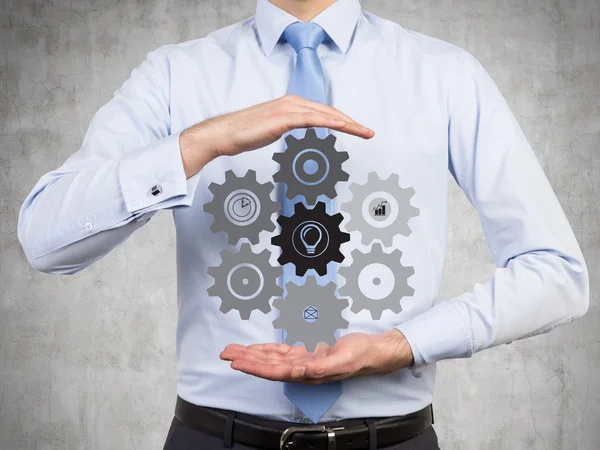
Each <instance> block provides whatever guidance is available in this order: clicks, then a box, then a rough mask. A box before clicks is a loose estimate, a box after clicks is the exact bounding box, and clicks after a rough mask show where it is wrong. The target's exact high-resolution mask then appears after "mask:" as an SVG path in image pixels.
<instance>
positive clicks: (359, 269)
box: [338, 243, 415, 320]
mask: <svg viewBox="0 0 600 450" xmlns="http://www.w3.org/2000/svg"><path fill="white" fill-rule="evenodd" d="M401 258H402V252H401V251H400V250H394V251H393V252H391V253H384V252H383V247H382V245H381V244H379V243H374V244H373V246H372V248H371V251H370V252H367V253H362V252H361V251H360V250H358V249H357V250H354V251H353V252H352V264H350V266H342V267H340V268H339V270H338V273H339V274H340V275H341V276H343V277H344V278H345V279H346V284H344V286H342V287H341V288H340V289H339V291H338V292H339V294H340V295H343V296H345V297H349V298H350V299H352V307H351V311H352V312H354V313H359V312H361V311H362V310H363V309H367V310H369V311H370V313H371V317H372V318H373V319H374V320H379V319H381V314H382V313H383V311H385V310H386V309H389V310H391V311H393V312H395V313H396V314H398V313H400V312H401V311H402V306H401V305H400V300H401V299H402V297H404V296H411V295H413V293H414V292H415V290H414V289H413V288H412V287H410V286H409V285H408V282H407V280H408V278H409V277H410V276H411V275H413V274H414V273H415V269H414V268H413V267H406V266H403V265H402V263H401V262H400V259H401ZM373 264H381V265H384V266H385V267H387V268H388V269H389V270H390V271H391V273H392V274H393V277H394V287H393V289H391V291H390V292H389V294H388V295H386V296H385V297H384V298H379V299H376V298H372V297H370V296H369V295H368V294H367V293H364V292H363V291H362V290H361V289H360V286H359V281H360V279H361V273H363V271H364V270H365V269H367V268H368V267H369V266H371V268H372V269H375V270H373V273H377V274H381V270H377V269H378V268H377V267H376V266H372V265H373ZM375 279H376V280H380V279H379V275H378V276H377V277H375ZM373 284H374V285H377V284H378V283H375V282H373Z"/></svg>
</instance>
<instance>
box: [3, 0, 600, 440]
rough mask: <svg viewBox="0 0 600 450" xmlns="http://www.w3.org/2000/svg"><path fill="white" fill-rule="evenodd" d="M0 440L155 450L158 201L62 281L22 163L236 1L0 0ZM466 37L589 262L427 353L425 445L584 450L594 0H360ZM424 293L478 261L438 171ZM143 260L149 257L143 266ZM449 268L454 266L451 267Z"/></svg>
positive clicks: (60, 153)
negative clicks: (439, 278) (31, 252)
mask: <svg viewBox="0 0 600 450" xmlns="http://www.w3.org/2000/svg"><path fill="white" fill-rule="evenodd" d="M0 5H1V6H0V77H1V83H2V84H1V85H0V189H1V191H0V192H1V195H0V449H2V450H4V449H6V450H14V449H61V450H67V449H84V448H86V449H88V448H89V449H98V450H103V449H107V450H109V449H110V450H113V449H119V450H125V449H159V448H162V444H163V442H164V437H165V435H166V432H167V427H168V425H169V422H170V419H171V417H172V412H173V405H174V399H175V376H174V374H175V354H174V349H175V347H174V341H175V317H176V315H175V308H176V303H175V292H176V284H175V259H174V257H175V253H174V250H175V247H174V228H173V225H172V218H171V215H170V214H168V213H166V212H164V211H161V212H160V213H159V214H158V215H157V216H155V217H154V219H153V220H152V221H151V222H150V223H149V224H148V225H147V226H145V227H144V228H143V229H141V230H139V231H138V232H137V233H136V234H134V236H132V238H131V239H130V240H129V241H128V242H127V243H126V244H125V245H123V246H122V247H120V248H118V249H116V250H114V251H113V252H112V253H111V254H109V255H108V256H107V257H106V258H104V259H103V260H101V261H99V262H97V263H96V264H94V265H93V266H92V267H90V268H88V269H86V270H84V271H82V272H80V273H78V274H76V275H73V276H70V277H58V276H51V275H46V274H40V273H36V272H35V271H34V270H33V269H31V268H30V267H29V265H28V264H27V261H26V259H25V257H24V255H23V253H22V251H21V248H20V246H19V243H18V241H17V236H16V226H17V213H18V210H19V207H20V206H21V202H22V201H23V199H24V198H25V196H26V195H27V193H28V192H29V190H30V189H31V188H32V187H33V185H34V183H35V182H36V181H37V179H38V178H39V177H40V176H41V175H42V174H43V173H44V172H46V171H48V170H51V169H53V168H55V167H57V166H58V165H59V164H60V163H61V162H62V161H64V159H66V158H67V157H68V156H69V155H70V154H71V153H73V152H74V151H76V150H77V148H78V147H79V145H80V143H81V140H82V137H83V134H84V132H85V130H86V128H87V126H88V123H89V121H90V119H91V117H92V116H93V114H94V113H95V112H96V110H97V109H98V108H99V107H100V106H101V105H102V104H104V103H105V102H106V101H107V100H108V99H109V98H110V97H111V95H112V93H113V91H114V90H115V89H117V88H118V87H119V86H120V85H121V83H122V82H123V81H124V80H125V79H126V78H127V76H128V75H129V73H130V71H131V70H132V69H133V68H134V67H135V66H137V65H138V64H139V63H140V62H141V61H142V60H143V58H144V57H145V55H146V53H147V52H148V51H150V50H152V49H154V48H156V47H158V46H160V45H162V44H166V43H173V42H178V41H182V40H187V39H191V38H196V37H200V36H204V35H205V34H206V33H207V32H209V31H212V30H214V29H217V28H220V27H223V26H225V25H228V24H230V23H233V22H235V21H238V20H241V19H243V18H246V17H248V16H251V15H252V14H254V8H255V3H254V1H251V0H248V1H241V0H237V1H234V0H212V1H208V0H120V1H119V0H26V1H24V0H0ZM362 6H363V8H364V9H366V10H368V11H371V12H373V13H375V14H378V15H381V16H384V17H387V18H389V19H392V20H394V21H396V22H398V23H400V24H402V25H403V26H405V27H406V28H410V29H415V30H418V31H421V32H423V33H426V34H430V35H433V36H436V37H439V38H441V39H444V40H448V41H450V42H452V43H454V44H457V45H459V46H461V47H463V48H466V49H467V50H469V51H471V52H472V53H473V54H474V55H475V56H476V57H478V58H479V59H480V60H481V61H482V63H483V64H484V65H485V66H486V68H487V69H488V70H489V72H490V73H491V74H492V76H493V78H494V79H495V81H496V82H497V84H498V85H499V87H500V89H501V90H502V92H503V93H504V94H505V96H506V98H507V100H508V102H509V103H510V105H511V107H512V108H513V111H514V112H515V114H516V115H517V118H518V120H519V122H520V123H521V125H522V126H523V129H524V131H525V133H526V135H527V136H528V138H529V139H530V141H531V143H532V145H533V147H534V149H535V151H536V153H537V155H538V158H539V160H540V162H541V164H542V166H543V167H544V169H545V171H546V173H547V175H548V178H549V179H550V181H551V183H552V186H553V187H554V189H555V192H556V194H557V195H558V197H559V199H560V202H561V204H562V206H563V208H564V209H565V211H566V213H567V215H568V218H569V220H570V222H571V225H572V227H573V229H574V230H575V233H576V235H577V238H578V239H579V242H580V244H581V246H582V248H583V251H584V253H585V256H586V259H587V262H588V265H589V268H590V271H591V277H592V279H591V289H592V299H591V307H590V310H589V312H588V314H587V315H586V316H585V317H584V318H583V319H580V320H579V321H576V322H574V323H571V324H568V325H565V326H562V327H560V328H559V329H557V330H554V331H553V332H551V333H549V334H547V335H543V336H537V337H534V338H531V339H528V340H525V341H518V342H514V343H513V344H512V345H510V346H501V347H500V348H495V349H492V350H487V351H483V352H480V353H478V354H476V355H475V356H473V358H471V359H469V360H460V361H458V360H451V361H444V362H442V363H440V364H439V365H438V369H439V371H438V378H437V383H436V397H435V406H436V409H435V411H436V425H435V427H436V429H437V431H438V434H439V436H440V441H441V447H442V448H443V449H461V450H471V449H472V450H476V449H477V450H481V449H489V450H500V449H510V450H517V449H540V450H541V449H585V450H593V449H596V448H598V440H599V439H600V428H599V427H598V423H599V422H600V403H599V402H600V381H599V379H600V335H599V333H598V320H599V319H600V317H599V309H598V305H597V300H598V295H597V288H598V286H599V282H600V273H599V272H598V269H597V267H598V263H599V262H600V226H599V222H600V214H599V206H598V204H599V201H598V198H597V197H598V194H599V193H600V156H599V151H600V149H599V148H598V147H599V144H600V119H599V116H600V81H599V80H600V0H568V1H567V0H552V1H548V0H529V1H524V0H479V1H473V2H466V1H459V0H447V1H440V0H402V1H384V0H365V1H363V2H362ZM449 182H450V183H451V187H450V198H449V202H450V211H451V212H450V224H449V230H448V232H449V237H450V240H449V247H448V253H447V263H446V271H445V274H446V275H445V276H444V283H443V288H442V291H441V295H440V299H444V298H448V297H450V296H453V295H458V294H460V293H462V292H464V291H465V290H468V289H470V288H471V287H472V286H473V284H474V283H475V282H477V281H483V280H485V279H487V278H488V277H489V276H491V274H492V270H493V264H492V261H491V258H490V256H489V253H488V250H487V247H486V244H485V240H484V238H483V234H482V232H481V228H480V225H479V221H478V216H477V212H476V211H475V210H474V208H473V207H471V205H470V204H469V203H468V201H467V200H466V198H465V197H464V195H463V194H462V192H461V191H460V189H459V188H458V187H457V186H456V185H455V184H454V182H453V181H452V180H451V178H449ZM156 261H159V262H160V263H159V265H157V264H156ZM455 280H458V281H455Z"/></svg>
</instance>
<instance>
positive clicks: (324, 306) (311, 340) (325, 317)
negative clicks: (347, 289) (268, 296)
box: [273, 277, 349, 352]
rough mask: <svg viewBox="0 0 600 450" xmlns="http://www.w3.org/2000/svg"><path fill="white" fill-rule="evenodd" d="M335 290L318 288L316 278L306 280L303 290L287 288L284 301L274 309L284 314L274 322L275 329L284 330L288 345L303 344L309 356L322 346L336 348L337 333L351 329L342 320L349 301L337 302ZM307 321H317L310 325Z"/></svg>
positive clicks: (278, 300) (329, 285)
mask: <svg viewBox="0 0 600 450" xmlns="http://www.w3.org/2000/svg"><path fill="white" fill-rule="evenodd" d="M335 288H336V286H335V283H333V282H329V283H327V284H326V285H325V286H320V285H318V284H317V282H316V279H315V277H307V279H306V283H305V284H304V285H302V286H298V285H296V284H294V283H291V282H290V283H287V284H286V290H287V295H286V296H285V298H276V299H275V300H273V306H274V307H276V308H277V309H279V311H280V312H281V314H280V316H279V317H278V318H277V319H275V320H274V321H273V327H274V328H283V329H285V331H286V332H287V336H286V339H285V343H286V344H288V345H294V344H295V343H296V342H298V341H300V342H303V343H304V346H305V347H306V350H307V351H309V352H313V351H314V350H315V347H316V346H317V343H319V342H326V343H327V344H329V345H333V344H335V340H336V339H335V331H336V330H338V329H345V328H348V324H349V322H348V321H347V320H346V319H344V318H343V317H342V310H344V309H346V308H347V307H348V299H346V298H337V297H336V295H335ZM307 319H316V320H314V321H311V322H309V321H308V320H307Z"/></svg>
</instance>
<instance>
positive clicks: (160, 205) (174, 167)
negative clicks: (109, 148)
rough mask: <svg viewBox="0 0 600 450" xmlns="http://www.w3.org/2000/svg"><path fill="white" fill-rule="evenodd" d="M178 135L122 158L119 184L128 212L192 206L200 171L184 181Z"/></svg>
mask: <svg viewBox="0 0 600 450" xmlns="http://www.w3.org/2000/svg"><path fill="white" fill-rule="evenodd" d="M180 134H181V131H180V132H177V133H175V134H171V135H169V136H167V137H165V138H162V139H160V140H159V141H156V142H153V143H152V144H150V145H147V146H145V147H142V148H139V149H137V150H135V151H133V152H130V153H127V154H126V155H125V156H124V157H123V158H122V159H121V161H120V163H119V183H120V185H121V191H122V193H123V200H124V202H125V206H126V208H127V210H128V211H129V212H130V213H132V214H139V213H146V212H148V211H153V210H157V209H171V208H175V207H178V206H191V205H192V203H193V201H194V194H195V191H196V187H197V185H198V181H199V176H200V172H198V173H196V174H195V175H194V176H192V177H190V178H189V179H187V178H186V175H185V170H184V167H183V159H182V156H181V150H180V147H179V135H180Z"/></svg>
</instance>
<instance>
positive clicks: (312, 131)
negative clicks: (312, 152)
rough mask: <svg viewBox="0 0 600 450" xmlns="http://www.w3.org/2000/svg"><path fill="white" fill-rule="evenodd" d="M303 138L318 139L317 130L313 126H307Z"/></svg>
mask: <svg viewBox="0 0 600 450" xmlns="http://www.w3.org/2000/svg"><path fill="white" fill-rule="evenodd" d="M304 139H318V138H317V130H315V129H314V128H307V129H306V133H304Z"/></svg>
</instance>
